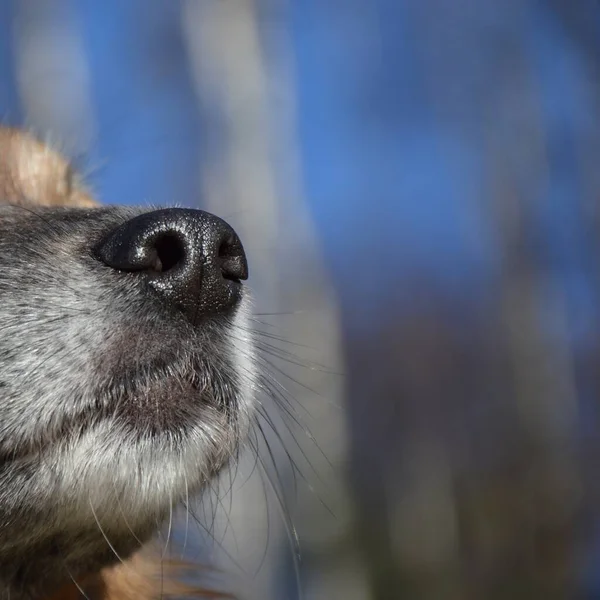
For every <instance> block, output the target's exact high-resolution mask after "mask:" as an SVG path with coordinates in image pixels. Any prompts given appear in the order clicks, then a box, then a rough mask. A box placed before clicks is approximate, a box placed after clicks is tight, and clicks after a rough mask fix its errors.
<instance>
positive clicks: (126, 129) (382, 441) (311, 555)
mask: <svg viewBox="0 0 600 600" xmlns="http://www.w3.org/2000/svg"><path fill="white" fill-rule="evenodd" d="M599 82H600V4H599V3H598V2H595V1H593V0H580V1H578V2H573V1H572V0H502V1H501V2H498V1H497V0H453V1H452V2H448V1H443V0H327V1H325V0H321V1H318V0H187V1H180V0H169V1H166V0H163V1H161V0H127V1H126V2H123V1H120V0H104V2H92V1H91V0H78V1H75V0H14V1H10V0H0V115H1V117H2V119H3V121H4V123H6V124H13V125H21V126H22V125H26V126H27V127H30V128H32V129H33V130H34V131H37V132H40V133H41V134H42V135H43V136H44V137H46V138H48V139H50V140H52V141H54V142H56V143H60V147H62V148H63V149H64V150H65V152H66V153H67V154H68V155H69V156H71V157H72V158H73V160H74V163H75V164H76V165H77V166H78V167H79V168H80V169H81V170H82V171H83V173H84V175H86V176H87V179H88V181H89V182H90V184H91V186H92V187H93V189H94V190H95V193H96V195H97V197H98V198H99V199H100V200H101V201H102V202H105V203H118V204H142V205H149V204H167V205H184V206H193V207H201V208H205V209H208V210H211V211H213V212H215V213H217V214H219V215H220V216H222V217H224V218H226V219H227V220H228V221H229V222H230V223H231V224H232V225H234V226H235V227H236V228H237V229H238V231H239V232H240V234H241V236H242V239H243V240H244V243H245V246H246V249H247V251H248V254H249V260H250V266H251V285H252V287H253V289H254V291H255V296H256V301H255V312H256V316H255V321H254V322H253V327H255V328H256V329H257V331H258V333H257V335H258V340H259V343H258V345H259V351H260V364H261V368H262V369H263V371H264V373H265V377H264V387H265V390H264V394H263V398H262V406H261V416H260V419H259V422H258V425H257V427H256V430H255V435H253V436H252V439H251V443H250V446H251V447H250V448H249V449H248V451H247V452H245V453H244V455H243V456H242V457H241V460H240V464H239V465H237V466H236V467H235V469H233V470H232V472H231V473H227V474H225V476H224V478H223V481H221V482H220V483H219V485H218V486H215V490H213V491H212V493H210V494H208V495H207V496H206V497H205V498H202V499H200V500H198V502H196V503H195V505H194V506H192V505H190V512H189V513H188V512H187V511H185V510H183V511H182V512H181V514H180V515H179V519H178V521H177V523H176V527H175V528H174V530H173V532H172V534H171V535H168V533H169V532H165V534H164V543H165V544H166V543H167V537H168V538H169V540H168V543H169V546H170V548H171V551H172V553H173V554H174V555H175V556H179V555H181V554H184V555H185V556H187V557H188V558H190V559H191V560H194V561H197V562H198V563H199V564H203V565H207V566H210V567H211V568H210V569H209V570H206V571H205V570H199V572H198V574H197V575H195V577H196V576H197V577H198V579H199V580H203V581H204V580H205V579H206V578H209V579H211V580H212V581H214V580H215V578H216V582H217V585H218V586H219V587H221V588H222V589H226V590H231V591H233V592H235V593H236V594H237V595H238V597H239V598H240V599H241V600H300V599H306V600H331V599H335V600H337V599H340V600H342V599H343V600H400V599H405V598H406V599H411V600H412V599H424V600H429V599H436V600H437V599H440V598H443V599H451V600H454V599H456V600H458V599H460V600H462V599H464V600H481V599H492V600H493V599H496V598H498V599H499V598H507V599H508V598H510V599H521V598H523V599H525V598H527V599H531V598H540V599H541V598H544V599H546V598H550V599H552V598H577V599H588V598H589V599H594V598H600V486H599V484H598V473H597V471H598V469H597V465H598V463H599V462H600V436H599V435H598V434H599V429H598V426H599V419H600V410H599V409H600V404H599V400H600V362H599V361H600V310H599V308H600V268H599V267H600V263H599V260H598V257H599V256H600V212H599V206H600V205H599V202H598V200H599V194H600V169H599V168H598V165H599V158H600V122H599V119H598V117H599V115H600V88H599ZM257 451H258V459H257V458H256V457H257Z"/></svg>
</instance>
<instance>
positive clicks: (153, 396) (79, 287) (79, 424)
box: [0, 128, 254, 600]
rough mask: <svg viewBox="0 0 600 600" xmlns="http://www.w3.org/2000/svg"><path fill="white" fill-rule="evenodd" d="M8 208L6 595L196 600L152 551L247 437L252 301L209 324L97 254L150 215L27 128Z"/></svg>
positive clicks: (0, 521)
mask: <svg viewBox="0 0 600 600" xmlns="http://www.w3.org/2000/svg"><path fill="white" fill-rule="evenodd" d="M0 203H2V204H4V205H3V206H0V306H1V307H2V312H1V315H0V319H1V328H2V332H1V334H0V394H1V396H0V599H6V600H9V599H10V600H24V599H26V598H27V599H50V598H51V599H52V600H67V599H70V598H85V597H86V596H87V597H89V598H94V599H96V600H100V599H102V600H130V599H131V600H133V599H136V600H146V599H147V600H149V599H150V598H158V597H161V596H162V595H165V596H168V594H169V593H172V594H174V593H183V592H186V591H187V592H189V593H192V590H185V589H184V587H183V586H176V585H173V584H172V583H170V582H169V581H165V578H164V576H161V574H162V575H164V572H165V569H166V566H165V565H163V564H160V563H159V562H157V561H156V560H155V558H154V555H153V554H152V550H151V549H150V550H149V549H148V548H146V547H142V549H141V550H140V547H141V546H142V545H143V544H146V542H148V540H150V539H151V538H152V536H153V534H154V533H156V530H157V528H158V527H159V526H160V524H161V522H162V521H163V520H164V518H165V516H167V515H168V514H169V512H170V511H171V510H172V508H173V506H174V505H176V504H177V503H178V502H179V501H181V500H182V499H184V498H186V497H188V496H189V495H191V494H192V493H194V492H196V491H199V490H201V488H202V487H203V485H204V484H205V483H206V482H207V481H209V480H210V479H211V478H213V477H215V476H216V474H217V473H218V472H219V471H220V469H221V468H222V467H223V466H224V465H225V464H226V463H227V461H228V459H229V458H230V457H231V456H232V454H234V453H235V452H236V449H237V448H238V445H239V443H240V441H241V440H242V439H243V438H244V435H245V432H246V430H247V428H248V426H249V422H250V418H251V410H252V400H253V387H254V383H253V382H254V370H253V366H252V365H253V362H252V355H253V350H252V340H251V339H250V338H249V336H248V333H247V332H248V330H249V327H248V325H247V322H246V321H247V315H246V310H247V307H246V304H247V302H248V298H247V294H246V293H244V295H243V298H242V302H241V305H240V306H239V307H238V308H237V309H236V312H235V314H234V315H233V316H228V317H223V316H221V317H214V318H211V319H207V320H204V321H203V322H202V324H201V325H199V326H196V327H194V326H192V325H191V324H190V323H189V322H187V321H186V320H185V319H184V318H183V316H182V315H179V316H178V315H177V314H174V313H171V312H169V311H165V310H164V307H163V306H162V305H159V303H158V301H157V298H155V297H153V296H152V295H151V294H148V292H147V290H146V288H144V287H143V286H141V285H140V284H139V281H138V280H137V279H136V278H134V277H128V276H127V274H124V273H120V272H118V271H115V270H113V269H110V268H107V267H106V265H103V264H101V263H100V262H99V261H98V260H96V259H95V258H94V256H93V255H92V252H91V249H92V248H93V247H94V246H95V245H96V244H97V243H98V242H99V241H100V240H101V239H102V238H103V236H106V235H107V234H108V233H109V232H110V231H112V230H114V229H115V228H116V227H118V226H119V225H120V224H122V223H124V222H125V221H126V220H127V219H130V218H132V217H133V216H135V215H139V214H141V213H143V212H148V211H145V210H143V209H134V208H124V207H106V208H103V207H99V206H96V203H95V201H94V200H93V199H92V198H91V197H90V195H89V194H88V193H87V192H86V191H85V190H84V189H83V188H82V187H81V186H80V185H79V183H78V182H77V179H76V177H74V175H73V172H72V170H71V168H70V166H69V163H68V161H67V160H65V159H64V158H63V157H62V156H61V155H60V154H58V153H56V152H54V151H52V150H51V149H50V148H48V147H47V146H46V145H44V144H42V143H40V142H39V141H38V140H36V139H35V138H33V137H32V136H30V135H28V134H26V133H24V132H22V131H19V130H11V129H3V128H0ZM81 207H84V208H81ZM167 571H168V569H167ZM195 595H196V596H198V595H200V591H199V590H196V594H195Z"/></svg>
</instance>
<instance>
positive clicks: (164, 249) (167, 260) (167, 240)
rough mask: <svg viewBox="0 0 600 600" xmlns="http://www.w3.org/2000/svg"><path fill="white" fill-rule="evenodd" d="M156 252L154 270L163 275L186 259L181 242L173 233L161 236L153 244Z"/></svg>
mask: <svg viewBox="0 0 600 600" xmlns="http://www.w3.org/2000/svg"><path fill="white" fill-rule="evenodd" d="M154 250H155V252H156V265H155V267H154V269H155V270H156V271H158V272H161V273H164V272H165V271H169V270H171V269H173V268H174V267H176V266H177V265H179V264H181V263H183V262H184V261H185V257H186V250H185V245H184V243H183V240H182V239H181V238H180V236H179V235H177V234H176V233H174V232H166V233H164V234H162V235H161V236H160V237H159V238H158V239H157V240H156V241H155V242H154Z"/></svg>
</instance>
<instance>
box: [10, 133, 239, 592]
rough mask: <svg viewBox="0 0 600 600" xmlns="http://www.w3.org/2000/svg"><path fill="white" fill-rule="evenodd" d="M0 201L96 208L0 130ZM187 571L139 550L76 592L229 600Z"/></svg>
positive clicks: (44, 154)
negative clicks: (190, 578)
mask: <svg viewBox="0 0 600 600" xmlns="http://www.w3.org/2000/svg"><path fill="white" fill-rule="evenodd" d="M0 201H1V202H7V203H10V204H18V205H34V206H35V205H37V206H73V207H93V206H98V203H97V202H96V201H95V200H94V199H93V198H92V197H91V196H90V195H89V194H88V192H87V191H86V190H85V189H84V188H83V186H82V185H81V183H80V182H79V180H78V178H77V177H76V175H75V174H74V173H73V171H72V169H71V166H70V164H69V162H68V161H67V160H66V159H65V158H64V157H63V156H61V155H60V154H59V153H57V152H55V151H54V150H52V149H51V148H49V147H48V146H47V145H45V144H43V143H41V142H40V141H39V140H37V139H36V138H35V137H34V136H32V135H30V134H28V133H26V132H23V131H21V130H17V129H9V128H3V127H0ZM191 568H192V566H191V565H186V564H183V563H179V564H177V563H166V562H164V561H162V560H161V558H160V557H159V556H158V554H156V553H154V552H153V551H152V549H147V548H144V549H142V550H141V551H140V552H138V553H137V554H136V555H134V556H133V557H132V558H130V559H129V560H127V561H126V562H125V563H123V564H120V565H117V566H114V567H110V568H106V569H103V570H102V571H101V572H100V573H90V575H89V577H88V578H87V579H86V580H84V581H83V582H82V583H81V584H80V586H81V588H83V589H84V590H85V595H86V596H87V597H88V598H89V599H90V600H155V599H158V598H175V597H188V598H231V596H229V595H226V594H222V593H218V592H211V591H209V590H205V589H200V588H194V587H190V586H187V585H185V584H183V583H180V582H178V580H177V579H178V575H181V574H182V572H183V571H184V570H190V569H191ZM86 596H84V595H82V593H81V591H80V589H79V587H78V586H77V585H76V584H74V583H73V582H65V585H64V587H63V588H61V590H60V591H59V592H58V593H55V594H53V595H52V596H51V597H48V600H76V599H79V600H81V599H82V598H85V597H86Z"/></svg>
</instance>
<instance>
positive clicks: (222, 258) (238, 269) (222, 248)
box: [217, 236, 245, 283]
mask: <svg viewBox="0 0 600 600" xmlns="http://www.w3.org/2000/svg"><path fill="white" fill-rule="evenodd" d="M217 256H218V259H219V264H220V269H221V275H222V277H223V279H227V280H229V281H236V282H238V283H240V280H241V279H245V275H244V266H243V262H244V261H243V257H242V255H241V254H240V247H239V244H236V243H235V238H234V237H233V236H229V237H228V238H226V239H224V240H223V241H222V242H221V244H220V245H219V249H218V252H217Z"/></svg>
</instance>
